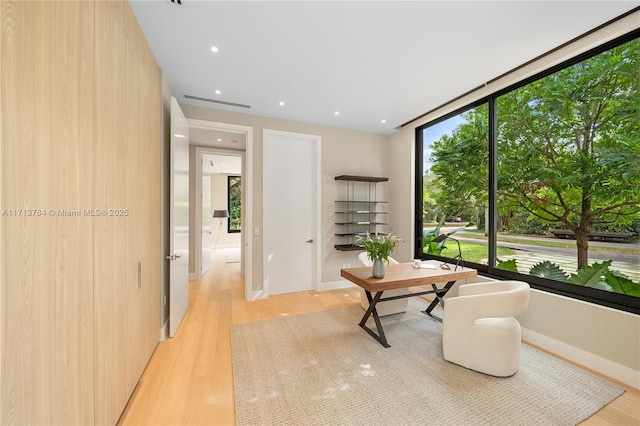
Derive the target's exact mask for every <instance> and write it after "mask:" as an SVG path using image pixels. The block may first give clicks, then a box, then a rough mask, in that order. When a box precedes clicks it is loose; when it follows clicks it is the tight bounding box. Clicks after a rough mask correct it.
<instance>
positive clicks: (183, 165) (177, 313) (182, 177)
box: [167, 97, 189, 337]
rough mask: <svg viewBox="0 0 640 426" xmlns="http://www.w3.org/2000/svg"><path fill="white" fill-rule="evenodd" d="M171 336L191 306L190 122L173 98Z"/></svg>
mask: <svg viewBox="0 0 640 426" xmlns="http://www.w3.org/2000/svg"><path fill="white" fill-rule="evenodd" d="M170 188H171V190H170V201H169V202H170V206H171V208H170V213H169V226H170V232H169V233H170V238H169V255H168V256H167V259H169V276H170V282H169V336H170V337H173V336H175V334H176V331H177V330H178V326H179V325H180V322H181V321H182V318H183V317H184V314H185V312H187V308H188V307H189V123H188V122H187V119H186V118H185V116H184V114H183V113H182V110H181V109H180V105H178V101H176V98H174V97H171V184H170Z"/></svg>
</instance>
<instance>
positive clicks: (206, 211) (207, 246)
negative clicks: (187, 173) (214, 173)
mask: <svg viewBox="0 0 640 426" xmlns="http://www.w3.org/2000/svg"><path fill="white" fill-rule="evenodd" d="M201 170H202V169H201ZM201 188H202V215H201V216H200V221H201V222H202V224H201V228H202V230H201V232H200V235H201V238H200V245H201V248H200V252H201V255H200V276H203V275H204V274H206V273H207V271H208V270H209V265H210V264H211V247H212V246H213V233H212V229H211V219H212V218H211V215H212V214H213V210H212V209H211V175H210V174H208V173H202V186H201Z"/></svg>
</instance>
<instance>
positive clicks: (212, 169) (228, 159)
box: [202, 154, 242, 175]
mask: <svg viewBox="0 0 640 426" xmlns="http://www.w3.org/2000/svg"><path fill="white" fill-rule="evenodd" d="M202 160H203V162H202V172H203V173H205V174H209V173H225V174H231V175H240V174H241V173H242V158H241V157H238V156H233V155H220V154H203V155H202ZM212 164H213V165H212Z"/></svg>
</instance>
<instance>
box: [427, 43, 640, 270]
mask: <svg viewBox="0 0 640 426" xmlns="http://www.w3.org/2000/svg"><path fill="white" fill-rule="evenodd" d="M639 86H640V39H635V40H632V41H630V42H628V43H626V44H623V45H620V46H618V47H615V48H613V49H611V50H608V51H606V52H603V53H600V54H598V55H596V56H593V57H591V58H589V59H587V60H585V61H582V62H580V63H578V64H575V65H573V66H570V67H568V68H564V69H562V70H560V71H558V72H556V73H554V74H551V75H549V76H546V77H544V78H542V79H539V80H536V81H534V82H532V83H529V84H527V85H525V86H522V87H520V88H518V89H516V90H513V91H511V92H509V93H507V94H504V95H502V96H500V97H499V98H497V124H498V134H497V139H498V146H497V149H498V170H497V176H498V194H497V197H498V206H499V211H500V213H501V214H506V213H507V212H514V211H515V212H522V211H525V212H527V213H528V214H529V215H530V216H531V217H533V218H537V219H538V220H539V221H542V222H544V223H546V224H548V225H550V226H557V227H562V228H566V229H571V230H573V231H574V232H575V234H576V239H577V243H576V244H577V249H578V267H583V266H585V265H586V264H587V256H588V239H587V237H588V234H589V232H590V231H591V230H592V228H593V227H594V226H597V225H604V224H610V223H618V224H619V223H628V222H630V221H631V220H633V219H634V218H637V217H639V215H640V160H639V159H640V91H639V90H638V88H639ZM462 118H463V119H464V122H463V123H462V124H460V125H459V126H458V127H457V128H456V129H455V130H454V131H453V132H451V134H449V135H445V136H443V137H442V138H440V139H439V140H438V141H436V142H434V144H433V151H432V156H431V162H432V163H433V165H432V167H431V172H432V173H433V174H434V175H435V176H436V177H437V184H438V187H439V189H440V192H439V194H437V195H435V196H436V197H437V200H438V205H439V206H440V205H443V206H447V207H449V208H452V209H456V208H460V206H461V205H464V204H465V203H466V204H467V205H468V204H469V203H474V204H477V203H483V202H486V196H487V192H488V110H487V108H486V105H485V106H480V107H477V108H475V109H473V110H471V111H469V112H466V113H464V114H463V115H462ZM441 203H442V204H441Z"/></svg>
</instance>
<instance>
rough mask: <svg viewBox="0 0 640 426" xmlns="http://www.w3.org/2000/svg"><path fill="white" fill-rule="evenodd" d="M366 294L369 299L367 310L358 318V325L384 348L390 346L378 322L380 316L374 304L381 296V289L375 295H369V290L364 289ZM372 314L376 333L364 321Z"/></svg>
mask: <svg viewBox="0 0 640 426" xmlns="http://www.w3.org/2000/svg"><path fill="white" fill-rule="evenodd" d="M364 292H365V293H366V295H367V300H369V308H368V309H367V311H366V312H365V313H364V316H363V317H362V319H361V320H360V324H359V325H360V327H362V328H363V329H364V331H366V332H367V333H369V334H370V335H371V337H373V338H374V339H376V340H377V341H378V342H380V344H381V345H382V346H384V347H385V348H388V347H390V346H389V344H388V343H387V338H386V337H385V335H384V330H383V329H382V323H381V322H380V317H379V316H378V311H377V310H376V305H377V304H378V301H379V300H380V297H382V293H383V292H382V291H379V292H377V293H376V295H375V296H373V297H371V292H369V291H367V290H365V291H364ZM372 314H373V320H374V321H375V323H376V329H377V331H378V334H376V333H375V332H374V331H373V330H371V329H370V328H369V327H367V325H366V322H367V320H368V319H369V317H370V316H371V315H372Z"/></svg>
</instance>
